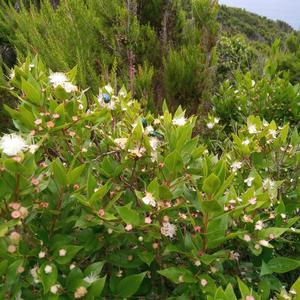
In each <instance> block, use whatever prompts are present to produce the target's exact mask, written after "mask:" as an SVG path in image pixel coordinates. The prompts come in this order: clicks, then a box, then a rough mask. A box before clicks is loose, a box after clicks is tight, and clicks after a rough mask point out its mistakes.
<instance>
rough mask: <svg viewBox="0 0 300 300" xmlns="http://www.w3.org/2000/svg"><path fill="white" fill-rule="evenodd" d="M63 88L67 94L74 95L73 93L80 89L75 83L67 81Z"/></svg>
mask: <svg viewBox="0 0 300 300" xmlns="http://www.w3.org/2000/svg"><path fill="white" fill-rule="evenodd" d="M61 86H62V88H63V89H64V90H65V91H66V92H67V93H72V92H77V91H78V88H77V86H76V85H74V84H73V83H71V82H69V81H66V82H63V83H62V84H61Z"/></svg>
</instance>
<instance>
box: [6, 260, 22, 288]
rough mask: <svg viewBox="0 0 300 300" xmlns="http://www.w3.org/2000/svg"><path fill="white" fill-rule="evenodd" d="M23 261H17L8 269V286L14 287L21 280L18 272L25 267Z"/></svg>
mask: <svg viewBox="0 0 300 300" xmlns="http://www.w3.org/2000/svg"><path fill="white" fill-rule="evenodd" d="M23 263H24V262H23V259H17V260H16V261H14V262H13V263H12V264H10V265H9V267H8V268H7V273H6V284H7V285H8V286H12V285H13V284H14V283H15V282H16V280H18V279H19V276H20V274H19V273H18V272H17V269H18V268H19V267H20V266H22V265H23Z"/></svg>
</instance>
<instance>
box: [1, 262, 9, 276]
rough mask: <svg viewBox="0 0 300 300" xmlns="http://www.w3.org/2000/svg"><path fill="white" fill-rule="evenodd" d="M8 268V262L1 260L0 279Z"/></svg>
mask: <svg viewBox="0 0 300 300" xmlns="http://www.w3.org/2000/svg"><path fill="white" fill-rule="evenodd" d="M7 267H8V260H6V259H5V260H2V261H1V262H0V277H1V276H3V275H4V274H5V273H6V270H7Z"/></svg>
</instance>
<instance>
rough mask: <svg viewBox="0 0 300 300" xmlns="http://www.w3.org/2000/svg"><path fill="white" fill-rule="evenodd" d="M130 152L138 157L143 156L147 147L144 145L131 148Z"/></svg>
mask: <svg viewBox="0 0 300 300" xmlns="http://www.w3.org/2000/svg"><path fill="white" fill-rule="evenodd" d="M128 152H129V153H131V154H133V155H135V156H136V157H142V156H143V154H144V153H145V152H146V149H145V148H144V147H136V148H134V149H129V150H128Z"/></svg>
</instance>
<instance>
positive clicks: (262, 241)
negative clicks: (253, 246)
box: [258, 240, 270, 247]
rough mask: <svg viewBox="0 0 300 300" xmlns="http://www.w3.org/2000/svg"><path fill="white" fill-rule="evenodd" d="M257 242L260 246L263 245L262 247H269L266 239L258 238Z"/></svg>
mask: <svg viewBox="0 0 300 300" xmlns="http://www.w3.org/2000/svg"><path fill="white" fill-rule="evenodd" d="M258 243H259V244H260V245H261V246H264V247H269V246H270V244H269V242H268V241H266V240H260V241H259V242H258Z"/></svg>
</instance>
